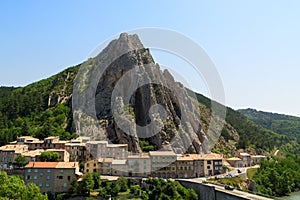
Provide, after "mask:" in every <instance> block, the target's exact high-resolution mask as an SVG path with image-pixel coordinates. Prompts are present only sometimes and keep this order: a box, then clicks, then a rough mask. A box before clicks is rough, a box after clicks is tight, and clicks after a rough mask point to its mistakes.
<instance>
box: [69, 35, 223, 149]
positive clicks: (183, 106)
mask: <svg viewBox="0 0 300 200" xmlns="http://www.w3.org/2000/svg"><path fill="white" fill-rule="evenodd" d="M85 66H86V69H88V72H86V73H85V72H84V71H82V72H81V74H85V75H84V76H85V77H94V78H92V79H90V80H89V81H88V82H89V84H90V85H93V87H90V88H89V87H86V88H85V87H83V89H82V87H78V88H81V89H80V90H81V92H83V91H88V90H90V92H88V95H81V97H82V98H80V100H78V99H77V100H76V101H78V102H75V104H76V103H77V104H78V103H80V101H90V102H91V103H92V104H94V109H95V110H93V109H90V108H87V113H88V115H95V116H96V118H97V120H98V121H100V124H101V123H102V122H105V123H104V124H105V126H101V127H102V128H104V129H105V131H104V132H105V133H104V134H105V135H106V137H107V138H108V139H109V140H110V141H111V142H113V143H127V144H128V148H129V151H132V152H139V151H141V149H140V147H139V138H143V139H145V140H148V141H149V142H150V143H151V144H153V145H155V146H156V147H157V148H158V149H161V148H163V146H164V148H168V149H173V150H174V151H175V152H176V153H185V152H192V153H207V152H209V151H210V149H211V148H212V146H211V144H212V140H213V138H217V137H216V136H209V135H206V134H205V133H204V132H203V129H202V127H201V124H200V121H199V120H200V112H199V110H198V106H197V105H195V104H194V101H193V100H192V99H191V97H190V96H189V95H188V93H187V91H186V90H185V88H184V86H183V85H182V84H181V83H178V82H176V81H175V80H174V78H173V76H172V75H171V74H170V73H169V72H168V71H167V70H164V71H162V70H161V69H160V66H159V65H158V64H156V63H155V62H154V60H153V58H152V56H151V54H150V51H149V49H146V48H144V47H143V45H142V43H141V42H140V40H139V38H138V37H137V35H127V34H126V33H123V34H121V35H120V38H119V39H117V40H114V41H112V42H111V43H110V44H109V45H108V46H107V47H106V48H105V49H104V50H103V51H102V52H101V53H100V54H99V55H98V56H97V57H95V58H92V59H90V60H89V61H87V63H86V64H85ZM95 77H96V78H99V79H96V81H97V83H96V84H95ZM81 79H82V78H81ZM93 89H94V90H95V91H96V92H95V93H93V92H92V91H93ZM93 94H95V96H94V98H93V96H92V95H93ZM79 96H80V95H79ZM83 96H84V97H83ZM87 96H88V97H87ZM91 99H92V100H91ZM93 99H94V100H93ZM73 103H74V101H73ZM87 107H88V106H87ZM75 120H76V119H75ZM87 124H89V123H87ZM93 126H95V127H96V126H98V125H96V124H94V125H93ZM86 130H88V129H86ZM96 130H97V128H96ZM163 144H168V145H167V146H166V145H163Z"/></svg>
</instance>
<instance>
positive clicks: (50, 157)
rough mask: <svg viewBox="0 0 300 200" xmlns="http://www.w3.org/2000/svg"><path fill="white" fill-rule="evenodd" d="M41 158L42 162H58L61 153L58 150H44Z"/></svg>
mask: <svg viewBox="0 0 300 200" xmlns="http://www.w3.org/2000/svg"><path fill="white" fill-rule="evenodd" d="M39 158H40V160H41V161H42V162H58V159H59V154H58V153H57V152H52V151H44V152H42V153H41V155H40V157H39Z"/></svg>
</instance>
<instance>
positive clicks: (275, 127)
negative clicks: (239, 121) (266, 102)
mask: <svg viewBox="0 0 300 200" xmlns="http://www.w3.org/2000/svg"><path fill="white" fill-rule="evenodd" d="M239 112H240V113H242V114H244V115H245V116H246V117H247V118H248V119H249V120H251V121H253V122H254V123H257V124H259V125H261V126H262V127H264V128H266V129H269V130H272V131H274V132H277V133H278V134H281V135H283V136H285V138H288V139H287V140H283V142H284V143H283V145H282V146H281V149H282V150H283V151H286V152H290V153H293V154H299V153H300V145H299V144H300V118H299V117H294V116H289V115H282V114H277V113H269V112H263V111H257V110H255V109H244V110H239Z"/></svg>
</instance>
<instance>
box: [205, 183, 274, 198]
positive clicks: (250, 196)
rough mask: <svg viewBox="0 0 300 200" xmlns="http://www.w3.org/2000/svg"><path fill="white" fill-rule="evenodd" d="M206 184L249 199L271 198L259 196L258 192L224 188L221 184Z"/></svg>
mask: <svg viewBox="0 0 300 200" xmlns="http://www.w3.org/2000/svg"><path fill="white" fill-rule="evenodd" d="M206 185H209V186H213V187H215V189H216V190H217V191H221V192H225V193H229V194H233V195H236V196H240V197H244V198H249V199H253V200H271V199H270V198H266V197H262V196H258V195H256V194H251V193H248V192H243V191H240V190H226V189H224V187H223V186H219V185H214V184H206Z"/></svg>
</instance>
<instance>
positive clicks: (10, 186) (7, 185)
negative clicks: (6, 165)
mask: <svg viewBox="0 0 300 200" xmlns="http://www.w3.org/2000/svg"><path fill="white" fill-rule="evenodd" d="M0 197H2V199H32V200H48V197H47V195H43V194H41V193H40V189H39V187H38V186H36V185H34V184H29V185H28V186H27V187H26V185H25V183H24V181H23V179H22V178H21V177H20V176H10V177H8V176H7V174H6V173H5V172H2V171H0Z"/></svg>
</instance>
